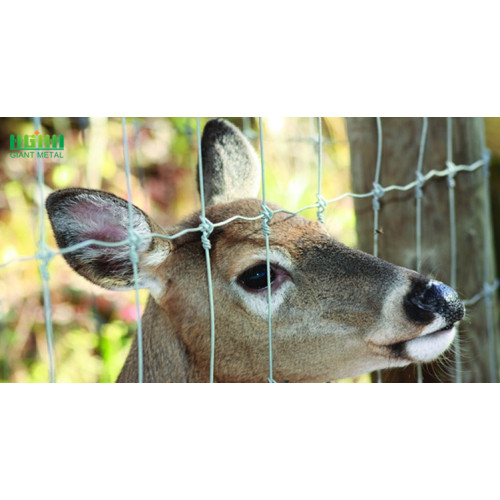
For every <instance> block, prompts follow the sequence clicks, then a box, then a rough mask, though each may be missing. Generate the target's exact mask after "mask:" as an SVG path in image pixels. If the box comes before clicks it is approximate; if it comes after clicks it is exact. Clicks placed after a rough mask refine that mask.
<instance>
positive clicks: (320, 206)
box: [316, 193, 327, 224]
mask: <svg viewBox="0 0 500 500" xmlns="http://www.w3.org/2000/svg"><path fill="white" fill-rule="evenodd" d="M316 198H317V199H318V220H319V221H320V222H321V223H322V224H323V223H324V222H325V217H324V215H323V212H324V211H325V209H326V205H327V203H326V199H325V198H324V197H323V196H322V195H320V194H319V193H318V194H317V195H316Z"/></svg>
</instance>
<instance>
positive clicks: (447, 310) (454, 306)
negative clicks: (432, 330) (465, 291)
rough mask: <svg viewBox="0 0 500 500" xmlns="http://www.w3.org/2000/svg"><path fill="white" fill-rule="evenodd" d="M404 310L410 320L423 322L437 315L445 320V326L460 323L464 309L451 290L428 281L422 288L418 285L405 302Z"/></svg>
mask: <svg viewBox="0 0 500 500" xmlns="http://www.w3.org/2000/svg"><path fill="white" fill-rule="evenodd" d="M405 309H406V312H407V314H408V316H410V317H411V318H412V319H414V320H416V321H419V322H425V321H429V320H430V319H432V318H434V315H435V314H439V315H441V316H442V317H444V318H445V319H446V323H447V325H449V326H451V325H453V323H456V322H457V321H460V320H461V319H462V318H463V317H464V314H465V307H464V305H463V303H462V302H461V300H460V299H459V297H458V294H457V292H456V291H455V290H453V288H451V287H449V286H448V285H445V284H444V283H441V282H439V281H434V280H431V281H428V282H427V283H426V284H425V286H424V287H422V283H419V284H418V285H417V286H415V287H414V288H413V290H412V291H411V292H410V294H409V295H408V296H407V298H406V300H405Z"/></svg>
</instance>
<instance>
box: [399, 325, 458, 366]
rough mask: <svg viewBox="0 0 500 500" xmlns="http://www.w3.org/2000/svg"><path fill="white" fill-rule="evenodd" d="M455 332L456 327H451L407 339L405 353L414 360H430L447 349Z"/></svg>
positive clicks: (421, 361)
mask: <svg viewBox="0 0 500 500" xmlns="http://www.w3.org/2000/svg"><path fill="white" fill-rule="evenodd" d="M455 334H456V328H455V327H453V328H451V329H450V330H441V331H439V332H435V333H429V334H427V335H424V336H423V337H418V338H416V339H413V340H409V341H408V342H406V344H405V348H406V349H405V350H406V355H407V356H408V357H409V358H411V359H412V360H413V361H415V362H420V363H425V362H427V361H432V360H433V359H435V358H437V357H438V356H439V355H440V354H442V353H443V352H444V351H446V349H448V347H449V346H450V344H451V343H452V342H453V339H454V337H455Z"/></svg>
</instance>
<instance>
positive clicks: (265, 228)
mask: <svg viewBox="0 0 500 500" xmlns="http://www.w3.org/2000/svg"><path fill="white" fill-rule="evenodd" d="M259 141H260V166H261V173H262V205H261V207H262V216H263V217H262V232H263V233H264V237H265V239H266V274H267V329H268V336H269V378H268V381H269V382H275V380H274V376H273V327H272V295H271V294H272V290H271V262H270V255H269V253H270V251H269V236H270V234H271V229H270V228H269V222H270V221H271V218H272V216H273V211H272V210H271V209H270V208H269V207H268V206H267V198H266V167H265V162H264V137H263V131H262V117H259Z"/></svg>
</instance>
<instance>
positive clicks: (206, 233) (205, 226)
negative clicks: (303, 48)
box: [196, 117, 215, 384]
mask: <svg viewBox="0 0 500 500" xmlns="http://www.w3.org/2000/svg"><path fill="white" fill-rule="evenodd" d="M196 137H197V140H198V176H199V185H200V201H201V216H200V220H201V231H202V232H201V244H202V246H203V249H204V250H205V262H206V266H207V282H208V303H209V307H210V383H211V384H212V383H213V382H214V371H215V313H214V292H213V285H212V269H211V264H210V248H211V247H212V245H211V244H210V239H209V238H210V234H211V233H212V231H213V229H214V226H213V224H212V223H211V222H210V221H209V220H208V219H207V218H206V216H205V215H206V208H205V188H204V186H203V157H202V156H203V155H202V151H201V127H200V118H199V117H197V118H196Z"/></svg>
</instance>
